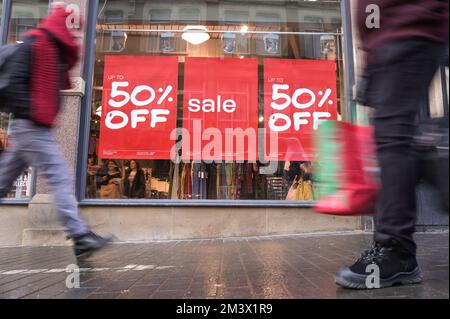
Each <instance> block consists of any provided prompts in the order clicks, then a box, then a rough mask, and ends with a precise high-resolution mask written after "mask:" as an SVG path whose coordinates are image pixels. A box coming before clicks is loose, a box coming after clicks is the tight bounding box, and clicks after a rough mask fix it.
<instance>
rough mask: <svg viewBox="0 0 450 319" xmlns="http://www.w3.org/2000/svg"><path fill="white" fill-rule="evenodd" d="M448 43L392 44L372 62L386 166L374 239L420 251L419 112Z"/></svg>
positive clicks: (378, 136) (381, 154)
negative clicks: (416, 143)
mask: <svg viewBox="0 0 450 319" xmlns="http://www.w3.org/2000/svg"><path fill="white" fill-rule="evenodd" d="M445 50H446V45H444V44H439V43H436V42H431V41H428V40H425V39H410V40H403V41H399V42H395V43H391V44H388V45H386V46H384V47H383V48H380V50H379V51H378V53H377V54H376V60H375V61H376V62H375V63H374V64H373V65H372V66H371V81H370V86H371V88H370V91H371V94H370V99H369V100H370V104H371V106H373V107H375V117H374V125H375V138H376V143H377V149H378V159H379V164H380V168H381V193H380V196H379V199H378V205H377V212H376V215H375V240H376V241H379V242H386V241H390V240H392V239H395V240H397V241H398V242H399V243H400V244H402V245H403V246H404V247H405V248H406V249H408V250H409V251H410V252H411V253H413V254H415V252H416V244H415V243H414V239H413V233H414V230H415V224H416V186H417V176H416V175H417V171H416V170H417V167H416V156H415V154H414V152H413V149H412V141H413V137H414V134H415V129H416V124H417V115H418V113H419V110H420V107H421V105H423V103H426V101H427V98H428V92H429V87H430V84H431V81H432V79H433V76H434V75H435V73H436V71H437V69H438V66H439V65H440V64H441V63H443V61H444V57H445V52H446V51H445Z"/></svg>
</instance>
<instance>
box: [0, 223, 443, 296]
mask: <svg viewBox="0 0 450 319" xmlns="http://www.w3.org/2000/svg"><path fill="white" fill-rule="evenodd" d="M416 238H417V241H418V245H419V249H418V260H419V263H420V265H421V267H422V271H423V274H424V278H425V280H424V282H423V283H422V284H419V285H414V286H401V287H393V288H387V289H381V290H370V291H369V290H365V291H356V290H346V289H342V288H339V287H337V286H336V285H335V284H334V273H335V271H336V270H337V269H338V268H339V267H340V266H341V265H343V264H350V263H351V262H352V260H354V259H355V258H356V257H358V256H359V254H360V252H361V251H362V250H363V249H365V248H367V247H368V246H369V245H370V241H371V235H369V234H362V233H343V234H326V235H324V234H322V235H295V236H277V237H263V238H242V239H226V240H193V241H170V242H157V243H142V244H115V245H111V246H110V247H109V248H108V249H106V250H105V251H102V252H99V253H98V254H97V255H95V256H94V257H93V258H92V259H91V260H90V261H89V262H83V263H81V264H79V267H81V268H80V270H79V279H80V281H79V288H76V286H77V281H76V279H77V274H78V272H77V270H76V271H75V272H72V271H71V269H72V268H70V266H69V265H71V264H74V263H75V262H76V261H75V258H74V257H73V255H72V251H71V248H70V247H34V248H31V247H26V248H19V247H16V248H0V298H58V299H60V298H70V299H72V298H108V299H109V298H139V299H143V298H145V299H146V298H155V299H156V298H159V299H172V298H201V299H203V298H276V299H278V298H446V299H448V298H449V267H448V265H449V263H448V261H449V259H448V255H449V250H448V243H449V238H448V232H440V233H420V234H417V235H416ZM68 266H69V267H68ZM68 286H69V287H70V288H68ZM74 286H75V287H74ZM72 287H73V288H72Z"/></svg>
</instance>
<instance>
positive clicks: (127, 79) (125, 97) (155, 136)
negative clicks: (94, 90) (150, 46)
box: [99, 56, 178, 159]
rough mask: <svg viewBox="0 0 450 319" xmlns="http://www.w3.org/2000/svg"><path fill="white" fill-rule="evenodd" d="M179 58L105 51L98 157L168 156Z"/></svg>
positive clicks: (159, 157)
mask: <svg viewBox="0 0 450 319" xmlns="http://www.w3.org/2000/svg"><path fill="white" fill-rule="evenodd" d="M177 84H178V58H177V57H147V56H106V57H105V74H104V79H103V99H102V109H101V127H100V151H99V157H100V158H119V159H170V150H171V148H172V147H173V145H174V144H175V141H171V140H170V134H171V132H172V130H174V129H176V122H177V92H178V88H177Z"/></svg>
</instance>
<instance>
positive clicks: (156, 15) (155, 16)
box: [150, 9, 172, 23]
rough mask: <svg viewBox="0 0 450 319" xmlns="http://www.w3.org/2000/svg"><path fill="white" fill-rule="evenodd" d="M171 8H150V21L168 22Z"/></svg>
mask: <svg viewBox="0 0 450 319" xmlns="http://www.w3.org/2000/svg"><path fill="white" fill-rule="evenodd" d="M171 17H172V10H170V9H152V10H150V23H170V20H171Z"/></svg>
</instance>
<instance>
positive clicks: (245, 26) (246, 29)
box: [241, 25, 248, 33]
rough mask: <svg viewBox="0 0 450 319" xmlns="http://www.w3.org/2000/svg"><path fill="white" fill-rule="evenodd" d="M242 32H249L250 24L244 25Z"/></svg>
mask: <svg viewBox="0 0 450 319" xmlns="http://www.w3.org/2000/svg"><path fill="white" fill-rule="evenodd" d="M241 32H242V33H247V32H248V25H243V26H242V27H241Z"/></svg>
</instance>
